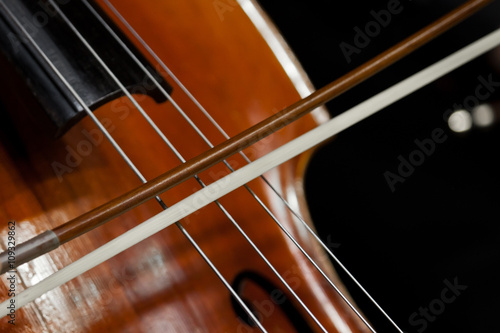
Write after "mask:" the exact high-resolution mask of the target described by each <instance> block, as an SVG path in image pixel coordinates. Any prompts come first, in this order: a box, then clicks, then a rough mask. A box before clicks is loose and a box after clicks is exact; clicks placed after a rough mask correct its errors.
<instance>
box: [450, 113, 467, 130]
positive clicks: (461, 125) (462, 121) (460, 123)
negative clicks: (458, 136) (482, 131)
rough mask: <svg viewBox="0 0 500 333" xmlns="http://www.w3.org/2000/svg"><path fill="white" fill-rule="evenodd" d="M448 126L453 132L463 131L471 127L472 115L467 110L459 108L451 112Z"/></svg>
mask: <svg viewBox="0 0 500 333" xmlns="http://www.w3.org/2000/svg"><path fill="white" fill-rule="evenodd" d="M448 126H449V127H450V129H451V130H452V131H453V132H457V133H462V132H466V131H468V130H470V129H471V127H472V117H471V115H470V113H469V112H467V111H465V110H458V111H455V112H453V113H452V114H451V116H450V118H448Z"/></svg>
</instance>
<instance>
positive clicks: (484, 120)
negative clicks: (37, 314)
mask: <svg viewBox="0 0 500 333" xmlns="http://www.w3.org/2000/svg"><path fill="white" fill-rule="evenodd" d="M472 120H474V124H475V125H476V126H479V127H486V126H489V125H491V124H493V121H494V120H495V113H494V111H493V107H492V106H491V105H490V104H481V105H479V106H477V107H475V108H474V110H472Z"/></svg>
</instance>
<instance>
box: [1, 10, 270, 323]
mask: <svg viewBox="0 0 500 333" xmlns="http://www.w3.org/2000/svg"><path fill="white" fill-rule="evenodd" d="M0 6H2V7H3V9H4V11H5V12H6V13H7V15H8V16H9V17H10V18H11V20H12V21H13V22H14V23H15V24H16V26H17V27H18V28H19V29H20V30H21V31H22V33H23V34H24V36H25V37H26V39H27V40H28V41H29V43H30V44H31V45H32V46H33V47H34V48H35V50H36V51H37V52H38V53H39V55H40V56H41V57H42V58H43V59H44V61H45V62H46V64H47V65H48V66H49V67H50V69H51V70H52V71H53V72H54V74H55V75H56V76H57V77H58V78H59V79H60V80H61V82H63V84H64V85H65V87H66V88H67V89H68V90H69V91H70V93H71V94H72V95H73V96H74V97H75V99H76V100H77V101H78V103H79V104H80V105H81V106H82V107H83V109H84V110H85V112H86V113H87V115H88V116H89V117H90V118H91V119H92V121H93V122H94V123H95V124H96V125H97V127H98V128H99V129H100V130H101V132H102V133H103V134H104V135H105V136H106V138H107V139H108V140H109V141H110V143H111V144H112V146H113V147H114V148H115V149H116V150H117V152H118V153H119V154H120V156H121V157H122V158H123V159H124V160H125V162H126V164H127V165H128V166H129V167H130V168H131V169H132V171H133V172H134V173H135V174H136V175H137V177H138V178H139V179H140V180H141V181H142V182H143V183H145V182H146V179H145V178H144V176H143V175H142V174H141V172H140V171H139V170H138V169H137V168H136V166H135V165H134V164H133V163H132V161H131V160H130V159H129V157H128V156H127V155H126V154H125V152H124V151H123V150H122V148H121V147H120V146H119V145H118V144H117V142H116V141H115V140H114V138H113V137H112V136H111V135H110V134H109V132H108V131H107V130H106V128H105V127H104V126H103V125H102V123H101V122H100V121H99V119H97V117H96V116H95V115H94V114H93V113H92V112H91V111H90V109H89V107H88V106H87V105H86V104H85V102H84V101H83V100H82V99H81V97H80V96H79V94H78V93H77V92H76V91H75V90H74V88H73V87H72V86H71V85H70V84H69V82H68V81H67V80H66V79H65V78H64V76H63V75H62V74H61V73H60V71H59V70H58V69H57V67H55V65H54V64H53V62H52V61H51V60H50V59H49V58H48V57H47V56H46V54H45V52H43V50H42V49H41V48H40V47H39V46H38V44H37V43H36V42H35V40H34V39H33V38H32V37H31V35H30V34H29V33H28V32H27V31H26V29H25V28H24V26H23V25H22V24H21V22H20V21H19V20H18V19H17V18H16V17H15V16H14V14H13V13H12V12H11V10H10V9H9V7H8V6H7V5H6V4H5V3H4V1H3V0H2V1H0ZM156 200H157V201H158V203H159V204H160V205H161V207H162V208H163V209H164V210H166V209H167V206H166V204H165V203H164V202H163V201H162V200H161V198H160V197H158V196H156ZM175 224H176V225H177V227H178V228H179V230H180V231H181V232H182V233H183V234H184V236H185V237H186V238H187V239H188V241H189V242H190V243H191V244H192V245H193V246H194V248H195V249H196V251H197V252H198V253H199V254H200V255H201V256H202V258H203V259H204V260H205V261H206V263H207V264H208V265H209V267H210V268H211V269H212V270H213V271H214V273H215V274H216V275H217V277H218V278H219V279H220V280H221V282H222V283H223V284H224V286H225V287H226V288H227V289H228V290H229V292H230V293H231V294H232V295H233V296H234V297H235V299H236V300H237V302H238V303H239V304H240V305H241V306H242V308H243V309H244V311H245V312H246V313H247V314H248V315H249V317H250V318H252V320H253V322H254V323H255V324H256V325H257V326H258V327H259V329H260V330H261V331H262V332H267V331H266V329H265V328H264V327H263V326H262V324H261V323H260V321H259V320H258V319H257V318H256V316H255V314H254V313H253V311H251V310H250V309H249V308H248V306H247V305H246V303H245V302H244V301H243V300H242V299H241V297H240V296H239V295H238V293H237V292H236V291H235V290H234V288H233V287H232V286H231V285H230V284H229V282H228V281H227V280H226V279H225V278H224V276H223V275H222V273H220V271H219V270H218V269H217V268H216V266H215V265H214V264H213V263H212V262H211V260H210V259H209V258H208V256H207V255H206V254H205V253H204V252H203V250H202V249H201V248H200V247H199V245H198V244H197V243H196V242H195V241H194V239H193V238H192V237H191V235H190V234H189V233H188V232H187V230H185V228H184V227H183V226H182V225H181V223H180V222H175ZM79 275H80V274H79Z"/></svg>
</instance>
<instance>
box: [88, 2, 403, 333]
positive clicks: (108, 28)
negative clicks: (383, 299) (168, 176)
mask: <svg viewBox="0 0 500 333" xmlns="http://www.w3.org/2000/svg"><path fill="white" fill-rule="evenodd" d="M83 1H84V3H85V4H86V6H87V7H88V8H89V9H90V10H91V11H92V12H93V14H94V15H95V16H96V17H97V18H98V19H99V21H100V22H101V23H102V24H103V25H104V26H105V27H106V28H107V30H108V32H110V34H111V35H112V36H113V37H114V39H115V40H117V41H118V42H119V43H120V45H121V46H122V48H123V49H124V50H126V51H127V53H128V54H129V55H130V56H131V57H132V58H133V59H134V61H135V62H136V63H137V64H138V65H139V66H140V67H141V69H142V70H143V71H144V72H145V73H146V75H148V76H149V78H150V79H151V80H152V81H153V82H154V83H155V85H156V86H157V87H158V88H159V89H160V90H161V91H162V93H163V94H164V95H165V96H166V97H167V98H169V99H171V97H170V94H168V93H167V92H166V91H165V90H164V89H163V88H162V87H161V86H160V84H159V83H158V81H157V80H156V78H154V77H153V76H152V75H151V74H150V73H149V72H148V71H147V69H146V68H145V67H144V66H143V65H142V64H141V63H140V61H139V60H138V59H137V57H135V55H134V54H133V53H132V52H131V51H130V50H129V49H128V47H127V46H126V45H125V44H124V43H123V42H122V41H121V40H120V38H119V37H118V36H117V35H116V34H115V33H114V31H113V30H112V29H111V28H110V27H109V25H108V24H107V23H106V22H105V21H104V20H102V18H101V17H100V16H99V14H98V13H97V12H96V11H95V10H94V9H93V8H92V6H90V5H89V4H88V2H87V0H83ZM103 1H104V2H105V3H106V5H107V6H108V8H109V9H110V10H111V11H112V12H113V13H114V14H115V15H116V17H117V18H118V19H119V20H120V21H121V22H122V23H123V24H124V25H125V27H126V28H127V29H128V30H129V32H130V33H131V34H132V35H133V36H134V37H135V38H136V39H137V41H139V43H140V44H141V45H142V46H143V47H144V48H145V49H146V50H147V51H148V52H149V54H150V55H151V56H153V58H154V59H155V60H156V61H157V62H158V64H159V65H160V66H161V67H162V68H163V69H164V70H165V71H166V72H167V74H168V75H169V76H170V77H171V78H172V79H173V80H174V82H175V83H176V84H177V85H178V86H179V87H180V88H181V90H182V91H183V92H184V93H185V94H186V95H187V96H188V98H189V99H190V100H191V101H192V102H193V103H194V105H195V106H196V107H197V108H198V109H199V110H200V111H201V112H202V114H203V115H204V116H205V117H206V118H207V119H208V120H209V121H210V123H212V124H213V125H214V127H215V128H216V129H217V130H218V131H219V132H220V133H221V134H222V135H223V136H224V137H225V139H229V138H230V137H229V135H228V134H227V132H226V131H225V130H224V129H223V128H222V126H220V125H219V123H218V122H217V121H216V120H215V119H214V118H213V117H212V116H211V115H210V113H209V112H208V111H207V110H206V109H205V107H204V106H203V105H202V104H201V103H200V102H199V101H198V100H197V99H196V97H195V96H194V95H193V94H192V93H191V92H190V91H189V89H187V88H186V87H185V85H184V84H183V83H182V81H181V80H180V79H178V78H177V76H176V75H175V74H174V73H173V72H172V70H171V69H170V68H169V67H168V66H167V65H166V64H165V63H164V61H163V60H162V59H161V58H160V57H159V56H158V55H157V54H156V52H154V50H153V49H152V48H151V47H150V46H149V44H148V43H146V41H145V40H144V39H143V38H142V37H141V36H140V34H139V33H138V32H137V31H136V30H135V29H134V28H133V27H132V25H131V24H130V23H129V22H128V21H127V20H126V19H125V18H124V17H123V15H122V14H121V13H120V12H119V11H118V9H116V7H115V6H113V4H111V3H110V1H109V0H103ZM176 109H177V108H176ZM178 111H179V112H180V113H181V115H182V116H183V117H184V118H185V119H186V120H187V121H188V123H189V124H190V125H191V126H192V127H193V128H194V130H195V131H196V132H197V133H198V134H199V135H200V137H202V139H203V140H204V141H205V142H206V143H207V144H208V146H209V147H210V148H213V144H212V143H211V142H210V141H209V140H208V139H207V138H206V136H205V135H204V134H203V133H202V132H201V130H199V128H198V127H197V126H196V125H195V124H194V123H193V122H192V121H191V119H190V118H189V117H188V116H187V115H185V113H184V112H183V111H182V110H181V109H178ZM239 154H240V155H241V156H242V157H243V159H244V160H245V161H246V162H247V163H251V160H250V159H249V158H248V157H247V155H246V154H245V153H244V152H243V151H240V152H239ZM224 163H225V164H226V166H227V167H228V168H229V169H230V170H231V172H234V169H233V168H232V167H231V165H229V163H227V162H226V161H225V160H224ZM260 178H261V179H262V181H263V182H264V183H265V184H266V185H267V186H268V187H269V188H270V189H271V190H272V191H273V192H274V193H275V194H276V196H277V197H278V198H279V200H280V201H282V202H283V203H284V204H285V206H286V207H287V209H288V210H289V211H290V212H291V213H292V214H293V215H294V216H295V217H296V218H297V219H298V220H299V221H300V223H301V224H302V225H303V226H304V227H305V228H306V230H307V232H308V233H310V234H311V235H312V236H313V237H314V239H315V240H316V241H317V242H318V243H319V244H320V246H321V247H323V248H324V249H325V250H326V252H327V254H328V255H329V256H330V257H331V258H332V259H333V260H334V261H335V262H336V263H337V264H339V267H341V269H342V270H343V271H345V272H346V274H347V275H348V276H349V278H350V279H351V280H352V281H353V282H354V283H355V284H356V285H357V286H358V287H359V288H360V290H361V291H362V292H363V293H364V294H365V295H366V296H367V297H368V299H369V300H370V301H371V302H372V303H373V304H374V305H375V306H376V307H377V309H378V310H379V311H380V312H381V313H382V314H383V316H385V317H386V318H387V319H388V320H389V322H390V323H391V324H392V325H393V326H394V327H395V328H396V329H397V330H398V331H399V332H401V333H402V332H403V331H402V330H401V328H399V326H398V325H397V324H396V323H395V322H394V320H393V319H392V318H391V317H390V316H389V314H388V313H387V312H386V311H385V310H384V309H383V308H382V307H381V306H380V305H379V304H378V302H377V301H376V300H375V299H374V298H373V297H372V296H371V294H370V293H369V292H368V291H367V290H366V289H365V288H364V287H363V286H362V284H361V283H360V282H359V281H358V280H357V279H356V278H355V277H354V275H353V274H352V273H351V272H350V271H349V270H348V269H347V267H346V266H345V265H343V264H342V262H341V261H340V260H339V259H338V258H337V256H335V255H334V254H333V252H332V251H331V250H330V249H329V248H328V246H327V245H326V244H325V243H324V242H323V240H321V238H320V237H319V236H318V235H317V234H316V233H315V232H314V231H313V230H312V228H311V227H310V226H309V225H308V223H307V222H306V221H305V220H304V218H303V217H302V216H301V215H300V214H299V213H298V212H297V211H296V209H294V208H293V207H292V206H291V205H290V204H289V202H288V201H287V200H286V199H285V198H284V197H283V195H282V194H281V193H279V191H278V190H277V189H276V188H275V187H274V186H273V185H272V184H271V183H270V182H269V180H268V179H267V178H266V177H265V176H264V175H261V176H260ZM244 187H245V188H246V189H247V190H248V192H249V193H250V194H251V195H252V196H253V197H254V198H255V199H256V200H257V201H258V202H259V204H260V205H261V206H262V208H263V209H264V210H265V211H266V212H267V213H268V214H269V215H270V216H271V218H272V219H273V220H274V222H275V223H276V224H277V225H278V226H279V228H280V229H281V230H282V231H283V232H284V233H285V234H286V236H287V237H288V238H289V239H290V240H291V241H292V242H293V243H294V245H295V246H296V247H297V248H298V249H299V250H300V251H301V252H302V254H303V255H304V256H305V257H306V258H307V259H308V260H309V261H310V262H311V263H312V265H313V266H314V267H315V268H316V269H317V270H318V271H319V272H320V274H321V275H322V276H323V277H324V278H325V279H326V281H327V282H328V283H329V284H330V285H331V286H332V287H333V288H334V289H335V291H336V292H337V293H338V294H339V295H340V296H341V297H342V299H343V300H344V301H345V302H346V304H347V305H348V306H349V307H350V308H351V309H352V310H353V311H354V312H355V313H356V315H357V316H358V317H359V318H360V319H361V320H362V321H363V322H364V323H365V324H366V326H368V328H370V329H372V328H371V326H370V325H369V324H368V322H367V321H366V319H365V318H364V317H363V316H362V315H361V314H360V313H359V312H358V310H357V309H356V308H355V307H354V306H353V305H352V303H351V302H350V301H349V300H348V299H347V298H346V297H345V295H343V293H342V292H341V291H340V290H339V289H338V287H337V286H336V285H335V284H334V283H333V282H332V281H331V279H330V278H329V277H328V276H327V275H326V274H325V273H324V272H323V270H322V269H321V268H320V267H319V266H318V264H317V263H316V262H315V261H314V260H313V259H312V258H311V256H310V255H309V254H308V253H307V252H306V251H305V250H304V249H303V248H302V246H301V245H300V244H299V243H298V242H297V240H296V239H295V238H294V237H293V235H292V234H291V233H290V232H289V231H288V230H287V229H286V228H285V227H284V226H283V225H282V224H281V223H280V222H279V220H278V219H277V218H276V217H275V216H274V214H272V212H271V211H270V210H269V209H268V207H267V206H266V205H265V204H264V203H263V202H262V201H261V200H260V198H259V197H258V196H257V195H256V194H255V193H254V192H253V190H252V189H251V188H250V187H249V186H248V185H246V184H245V185H244Z"/></svg>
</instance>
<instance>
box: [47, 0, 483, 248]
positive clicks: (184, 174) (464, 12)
mask: <svg viewBox="0 0 500 333" xmlns="http://www.w3.org/2000/svg"><path fill="white" fill-rule="evenodd" d="M490 2H491V0H476V1H469V2H467V3H465V4H463V5H462V6H460V7H458V8H457V9H456V10H454V11H452V12H450V13H449V14H447V15H446V16H444V17H442V18H441V19H439V20H437V21H436V22H434V23H433V24H431V25H429V26H427V27H425V28H424V29H422V30H420V31H419V32H417V33H415V34H413V35H412V36H410V37H408V38H407V39H405V40H404V41H402V42H401V43H399V44H397V45H395V46H394V47H392V48H390V49H389V50H387V51H385V52H384V53H382V54H380V55H379V56H377V57H376V58H374V59H372V60H371V61H369V62H367V63H366V64H364V65H362V66H360V67H359V68H357V69H355V70H353V71H351V72H349V73H347V74H346V75H344V76H342V77H341V78H339V79H337V80H335V81H334V82H332V83H331V84H329V85H327V86H325V87H323V88H322V89H319V90H317V91H316V92H314V93H312V94H311V96H309V97H307V98H304V99H302V100H300V101H298V102H296V103H294V104H293V105H291V106H289V107H286V108H285V109H283V110H282V111H280V112H277V113H276V114H274V115H272V116H270V117H268V118H266V119H265V120H263V121H261V122H259V123H258V124H256V125H254V126H252V127H251V128H249V129H247V130H245V131H243V132H241V133H239V134H237V135H236V136H234V137H232V138H231V139H229V140H227V141H224V142H222V143H221V144H219V145H217V146H216V147H214V148H212V149H210V150H207V151H206V152H203V153H202V154H200V155H198V156H196V157H194V158H192V159H190V160H189V161H187V162H186V163H184V164H182V165H179V166H177V167H175V168H173V169H171V170H169V171H167V172H165V173H164V174H162V175H160V176H159V177H156V178H155V179H153V180H151V181H149V182H148V183H147V184H144V185H142V186H140V187H138V188H137V189H134V190H133V191H131V192H129V193H126V194H124V195H122V196H120V197H118V198H116V199H114V200H113V201H110V202H109V203H107V204H105V205H103V206H101V207H98V208H96V209H94V210H92V211H90V212H88V213H85V214H84V215H82V216H79V217H78V218H76V219H74V220H71V221H69V222H67V223H65V224H63V225H61V226H59V227H57V228H55V229H54V232H55V233H56V234H57V236H58V237H59V240H60V242H61V243H65V242H67V241H70V240H72V239H74V238H76V237H78V236H80V235H82V234H83V233H85V232H87V231H90V230H92V229H94V228H96V227H98V226H100V225H102V224H103V223H105V222H107V221H109V220H111V219H112V218H115V217H116V216H118V215H119V214H122V213H124V212H126V211H128V210H130V209H132V208H134V207H137V206H138V205H140V204H142V203H144V202H145V201H147V200H149V199H151V198H153V197H155V196H156V195H158V194H160V193H163V192H164V191H167V190H169V189H171V188H172V187H174V186H176V185H178V184H180V183H181V182H183V181H185V180H187V179H189V178H192V177H193V176H194V175H196V174H198V173H200V172H202V171H204V170H206V169H208V168H209V167H211V166H213V165H215V164H217V163H219V162H221V161H222V160H224V159H226V158H228V157H230V156H232V155H234V154H235V153H237V152H239V151H241V150H243V149H245V148H247V147H249V146H251V145H252V144H254V143H256V142H257V141H259V140H261V139H263V138H265V137H267V136H268V135H271V134H272V133H274V132H276V131H278V130H279V129H281V128H283V127H284V126H286V125H288V124H290V123H291V122H293V121H295V120H297V119H299V118H300V117H302V116H304V115H306V114H307V113H309V112H311V111H312V110H314V109H315V108H317V107H318V106H320V105H323V104H325V103H326V102H328V101H330V100H332V99H333V98H335V97H337V96H339V95H340V94H342V93H344V92H345V91H347V90H349V89H351V88H353V87H354V86H356V85H357V84H359V83H361V82H363V81H364V80H366V79H368V78H369V77H371V76H373V75H375V74H376V73H378V72H379V71H381V70H382V69H384V68H387V67H388V66H390V65H392V64H393V63H395V62H396V61H398V60H400V59H401V58H403V57H404V56H406V55H408V54H410V53H411V52H413V51H414V50H415V49H417V48H419V47H420V46H422V45H424V44H425V43H427V42H429V41H430V40H432V39H434V38H436V37H437V36H439V35H440V34H441V33H443V32H444V31H447V30H449V29H450V28H452V27H453V26H455V25H456V24H457V23H459V22H461V21H462V20H464V19H465V18H467V17H469V16H470V15H472V14H473V13H475V12H476V11H477V10H479V9H480V8H482V7H484V6H485V5H486V4H488V3H490Z"/></svg>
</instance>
